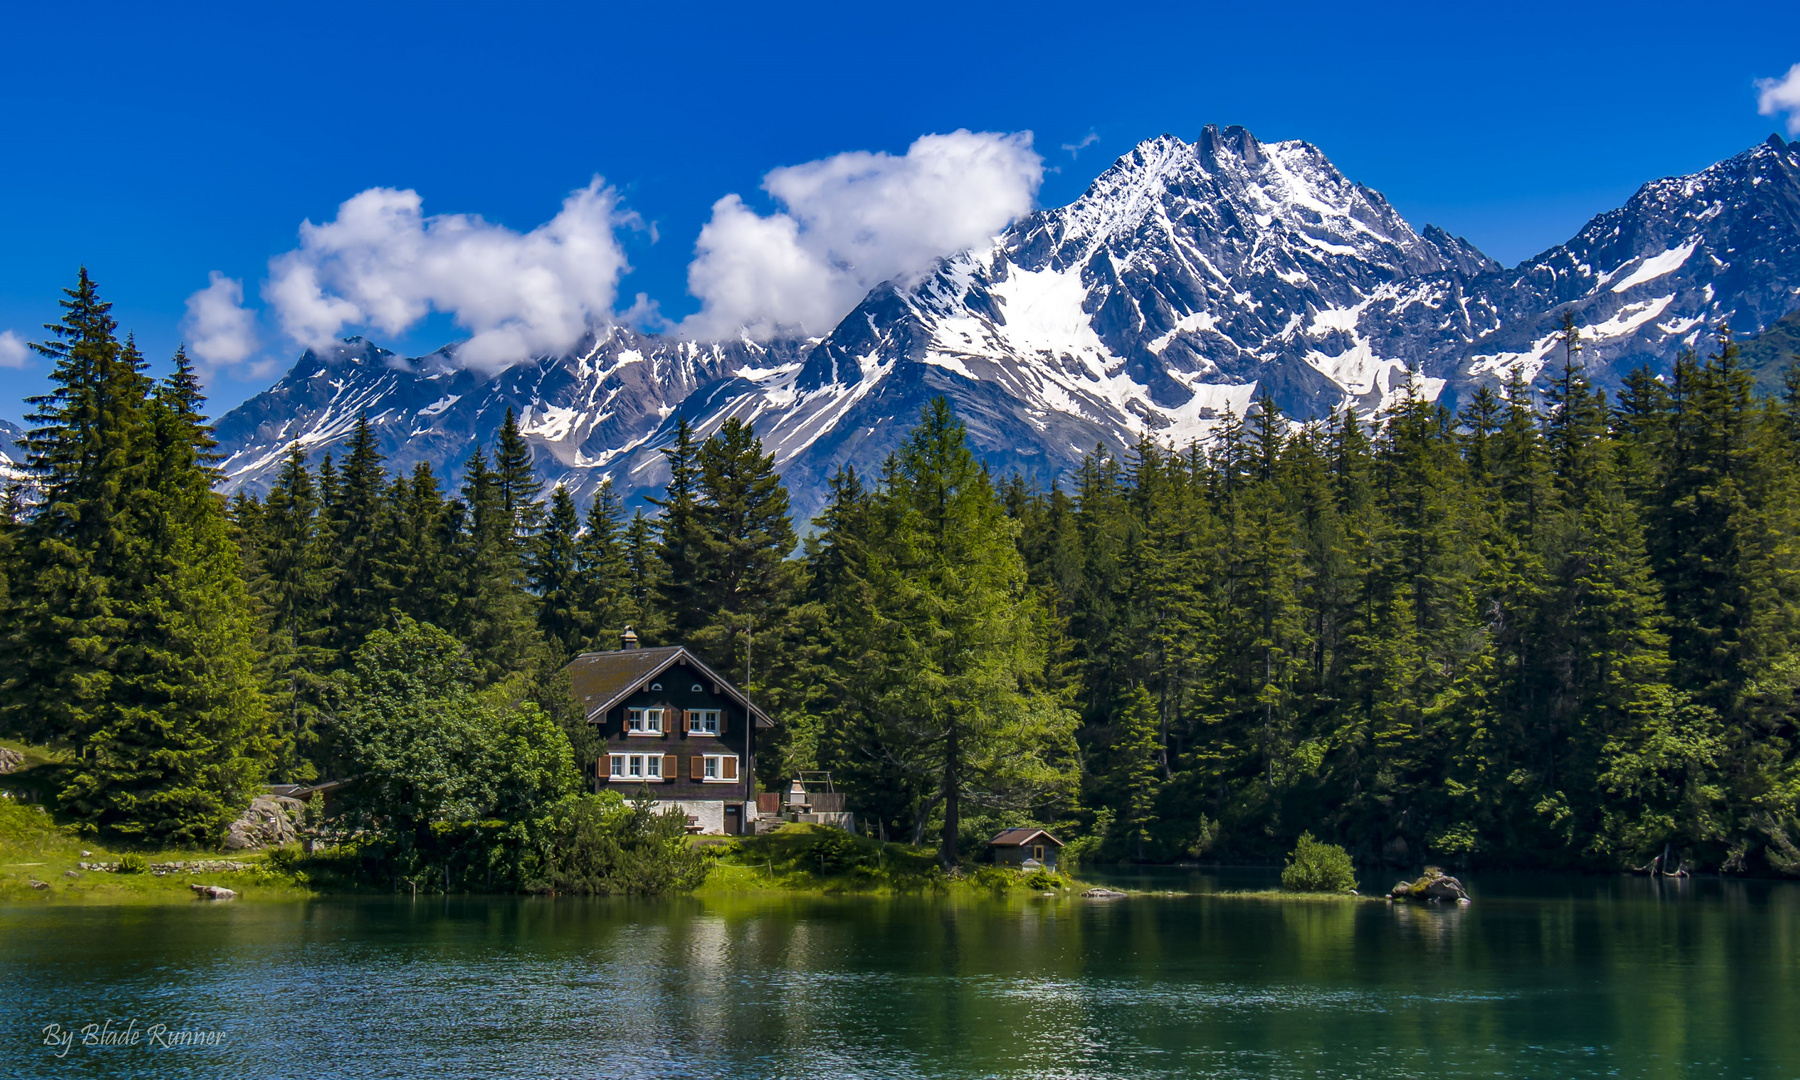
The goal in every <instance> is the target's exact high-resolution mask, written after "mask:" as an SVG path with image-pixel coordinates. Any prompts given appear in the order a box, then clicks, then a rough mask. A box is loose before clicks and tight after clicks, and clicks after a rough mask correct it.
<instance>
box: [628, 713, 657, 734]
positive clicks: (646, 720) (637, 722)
mask: <svg viewBox="0 0 1800 1080" xmlns="http://www.w3.org/2000/svg"><path fill="white" fill-rule="evenodd" d="M663 718H664V713H663V710H661V709H626V710H625V734H627V735H647V736H652V737H655V738H661V737H662V733H663Z"/></svg>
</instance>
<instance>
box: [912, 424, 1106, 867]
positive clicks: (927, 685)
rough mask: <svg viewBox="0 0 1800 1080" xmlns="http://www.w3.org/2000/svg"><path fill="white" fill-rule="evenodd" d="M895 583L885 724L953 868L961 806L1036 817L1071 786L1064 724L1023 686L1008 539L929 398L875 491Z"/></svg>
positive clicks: (1031, 660) (1031, 674) (957, 438)
mask: <svg viewBox="0 0 1800 1080" xmlns="http://www.w3.org/2000/svg"><path fill="white" fill-rule="evenodd" d="M882 501H883V503H884V507H883V510H884V514H885V515H886V516H887V517H888V519H889V521H890V522H891V523H892V529H893V531H892V533H891V534H890V539H889V540H888V544H889V546H890V550H891V551H892V560H893V565H894V569H895V571H896V573H897V576H898V578H899V579H900V580H899V581H898V582H896V583H895V591H894V593H893V594H892V598H891V599H890V600H889V601H888V603H890V604H892V605H893V610H895V612H896V615H895V618H894V623H895V627H896V630H897V631H898V635H899V636H898V637H897V639H896V640H895V642H894V648H895V649H896V650H897V655H896V656H895V659H896V660H899V661H900V666H899V670H904V671H907V672H909V685H908V686H907V687H906V688H905V689H904V691H903V694H904V698H903V701H902V702H897V703H896V705H897V706H898V707H897V708H896V709H895V711H894V712H893V713H892V714H890V715H892V716H893V719H894V722H895V723H896V724H897V726H898V729H899V730H898V731H896V732H895V734H894V735H893V736H892V737H891V738H890V739H889V740H888V744H889V746H890V747H896V748H898V747H904V748H905V751H906V752H907V753H908V754H909V755H912V756H913V758H914V760H915V761H916V762H918V763H919V764H920V765H921V766H923V767H925V768H928V769H929V770H930V771H931V772H933V773H935V777H936V783H935V785H934V786H935V788H936V790H935V791H934V792H933V793H932V795H931V796H930V798H929V800H928V802H927V805H926V806H925V807H922V808H921V811H920V813H919V814H918V816H917V818H916V825H915V832H916V833H918V832H922V831H923V829H924V827H925V823H926V822H927V820H929V818H930V817H931V816H932V814H934V813H936V812H939V811H941V815H942V816H941V819H940V820H941V825H940V828H939V837H940V842H939V857H940V859H942V861H943V862H944V863H945V864H946V865H955V864H956V863H957V862H958V859H959V847H958V841H959V838H960V831H961V828H962V815H963V812H964V809H965V803H972V804H975V805H982V804H985V805H987V806H990V807H994V808H1005V807H1009V806H1010V807H1015V808H1022V807H1025V806H1030V805H1033V804H1036V805H1039V806H1043V805H1046V804H1047V803H1053V802H1054V801H1055V800H1057V799H1059V798H1061V797H1063V795H1064V794H1065V793H1066V792H1067V790H1068V787H1069V785H1070V783H1071V781H1072V780H1073V777H1072V775H1071V774H1070V772H1069V771H1068V770H1069V764H1070V762H1069V758H1070V756H1071V752H1072V750H1073V745H1072V740H1071V737H1072V734H1073V730H1072V729H1073V719H1074V718H1073V716H1072V714H1069V713H1067V712H1066V711H1065V710H1064V709H1063V708H1062V707H1061V706H1060V704H1059V703H1057V702H1055V701H1054V700H1053V699H1050V698H1049V697H1048V695H1046V694H1044V693H1043V692H1042V689H1041V687H1038V688H1033V685H1032V682H1033V679H1034V678H1035V677H1036V676H1037V675H1038V673H1040V672H1042V670H1043V650H1044V647H1045V642H1044V640H1043V637H1042V633H1041V628H1042V626H1041V623H1040V622H1039V621H1038V620H1037V618H1036V612H1035V610H1034V609H1035V606H1036V600H1035V598H1034V597H1032V596H1031V595H1030V594H1029V593H1028V592H1027V591H1026V588H1025V571H1024V566H1023V563H1022V561H1021V560H1020V558H1019V553H1018V548H1017V547H1016V545H1015V544H1014V542H1013V537H1012V529H1011V525H1010V523H1009V522H1008V521H1007V519H1006V516H1005V512H1004V511H1003V509H1002V508H1001V506H1000V503H999V499H998V498H997V497H996V496H995V493H994V489H993V485H992V483H991V481H990V480H989V478H988V476H987V473H986V472H985V470H983V469H982V468H981V467H980V466H979V464H978V463H977V462H976V461H975V457H974V455H973V454H972V453H971V452H970V450H969V447H968V442H967V436H966V434H965V432H964V429H963V426H962V424H961V423H959V422H958V421H957V420H956V418H955V417H954V415H953V414H952V413H951V411H950V406H949V403H948V402H946V401H945V400H944V399H942V398H937V399H934V400H933V402H932V403H931V404H929V405H927V406H926V407H925V410H924V412H923V414H922V416H921V418H920V423H919V426H918V427H917V428H915V429H914V431H913V432H912V434H911V435H910V436H909V437H908V439H907V441H906V442H905V443H904V444H903V445H902V446H901V448H900V450H899V452H898V453H897V454H896V455H895V461H894V466H893V468H892V469H891V470H890V472H889V475H888V478H887V490H886V491H885V492H884V493H883V500H882Z"/></svg>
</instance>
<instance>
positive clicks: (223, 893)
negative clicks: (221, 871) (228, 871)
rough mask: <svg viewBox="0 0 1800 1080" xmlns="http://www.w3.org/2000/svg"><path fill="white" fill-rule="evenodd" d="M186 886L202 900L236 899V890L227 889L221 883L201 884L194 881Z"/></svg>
mask: <svg viewBox="0 0 1800 1080" xmlns="http://www.w3.org/2000/svg"><path fill="white" fill-rule="evenodd" d="M188 888H190V889H192V890H194V892H195V893H197V894H199V896H200V899H202V900H236V899H237V890H235V889H227V888H226V887H225V886H223V885H202V884H200V883H199V882H195V883H194V884H192V885H189V886H188Z"/></svg>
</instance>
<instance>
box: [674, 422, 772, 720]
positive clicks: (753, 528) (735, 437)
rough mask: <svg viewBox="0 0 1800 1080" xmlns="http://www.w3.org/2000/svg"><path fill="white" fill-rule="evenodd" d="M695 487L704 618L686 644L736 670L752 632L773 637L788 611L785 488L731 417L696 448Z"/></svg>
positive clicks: (749, 433)
mask: <svg viewBox="0 0 1800 1080" xmlns="http://www.w3.org/2000/svg"><path fill="white" fill-rule="evenodd" d="M698 486H699V498H698V500H696V502H697V510H696V514H695V517H696V525H697V526H698V528H697V533H696V540H697V543H696V545H695V551H694V562H695V564H696V565H695V572H696V575H697V577H696V580H695V581H694V582H693V583H692V592H693V594H694V596H695V597H696V599H697V600H698V601H699V603H700V604H701V605H702V606H703V608H704V610H705V611H706V612H707V613H708V615H709V617H708V619H707V621H706V622H705V623H704V624H703V625H701V626H699V627H697V628H696V630H695V631H694V634H693V638H692V641H693V643H694V645H695V646H696V648H697V649H698V650H699V651H700V653H701V655H702V656H703V657H704V658H705V659H706V660H707V661H708V662H709V663H711V664H713V665H714V666H715V667H717V668H719V669H720V670H724V671H738V670H741V669H743V668H744V667H745V664H740V662H739V659H738V658H739V656H740V655H742V656H743V657H744V658H745V661H746V662H748V661H749V660H750V659H751V649H752V648H753V641H754V635H755V633H756V630H757V628H758V627H759V626H760V627H761V628H762V629H763V630H764V631H770V630H773V629H774V628H775V624H776V622H777V621H778V620H779V619H780V618H781V614H782V612H783V610H784V609H785V607H786V594H787V592H788V586H789V582H788V573H787V568H786V566H785V565H784V562H783V560H784V559H785V558H786V557H787V555H788V553H789V552H791V551H792V550H793V549H794V545H795V538H794V528H793V525H792V523H791V522H790V521H789V520H788V494H787V489H786V488H784V487H782V485H781V478H780V477H779V476H778V475H777V474H776V472H775V459H774V457H773V456H772V455H765V454H764V453H763V452H762V442H761V441H760V440H759V439H757V437H756V433H755V432H754V431H753V430H751V428H750V426H749V425H747V424H744V423H743V422H741V421H739V420H738V419H737V418H736V417H730V418H728V419H726V421H725V423H724V424H723V425H722V426H721V427H720V428H719V432H718V434H716V435H714V436H713V437H712V438H710V439H708V440H706V442H705V443H704V444H702V446H701V447H700V453H699V482H698ZM748 689H749V688H748V687H746V690H748Z"/></svg>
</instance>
